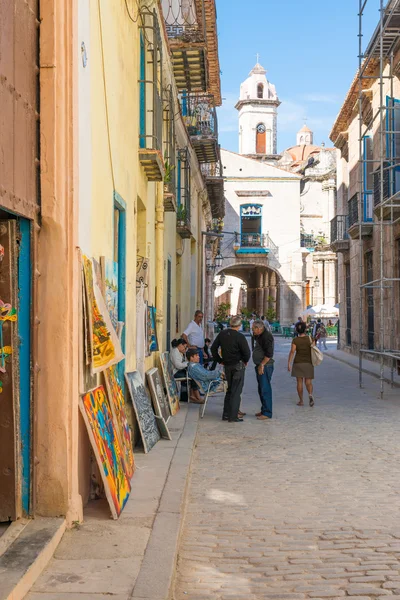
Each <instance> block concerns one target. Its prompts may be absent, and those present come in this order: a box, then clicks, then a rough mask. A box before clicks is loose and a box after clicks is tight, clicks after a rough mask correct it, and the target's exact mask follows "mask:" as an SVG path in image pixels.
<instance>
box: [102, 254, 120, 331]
mask: <svg viewBox="0 0 400 600" xmlns="http://www.w3.org/2000/svg"><path fill="white" fill-rule="evenodd" d="M105 297H106V306H107V309H108V313H109V315H110V319H111V323H112V324H113V326H114V329H115V331H117V330H118V263H116V262H113V261H112V260H109V259H106V261H105Z"/></svg>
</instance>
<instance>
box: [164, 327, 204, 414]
mask: <svg viewBox="0 0 400 600" xmlns="http://www.w3.org/2000/svg"><path fill="white" fill-rule="evenodd" d="M171 348H172V350H171V353H170V359H171V364H172V368H173V372H174V378H175V379H180V380H182V379H184V378H185V377H186V373H187V369H188V366H189V363H188V361H187V360H186V359H185V352H186V349H187V344H186V342H185V340H184V339H183V338H179V339H178V340H172V342H171ZM188 393H189V390H187V389H186V381H181V398H180V400H181V402H187V398H188ZM190 401H191V402H195V403H197V404H199V403H201V402H202V399H201V396H200V392H199V386H198V385H197V383H196V382H195V381H193V380H192V381H191V382H190Z"/></svg>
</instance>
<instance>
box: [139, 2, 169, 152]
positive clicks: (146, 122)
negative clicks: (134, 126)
mask: <svg viewBox="0 0 400 600" xmlns="http://www.w3.org/2000/svg"><path fill="white" fill-rule="evenodd" d="M141 35H142V48H143V50H142V49H141V51H143V52H144V56H143V57H141V61H142V67H141V76H140V79H139V84H140V104H141V115H142V116H141V118H142V119H143V122H141V123H140V134H139V137H140V147H141V148H146V149H147V150H158V151H159V152H160V153H161V152H162V134H163V104H162V99H161V91H162V83H163V72H162V43H161V32H160V26H159V23H158V20H157V13H156V11H155V10H154V11H150V10H148V9H143V10H142V11H141Z"/></svg>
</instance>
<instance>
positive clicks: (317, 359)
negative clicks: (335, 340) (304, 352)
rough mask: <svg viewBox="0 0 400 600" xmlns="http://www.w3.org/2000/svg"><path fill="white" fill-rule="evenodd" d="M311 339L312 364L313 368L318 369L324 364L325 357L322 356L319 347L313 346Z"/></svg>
mask: <svg viewBox="0 0 400 600" xmlns="http://www.w3.org/2000/svg"><path fill="white" fill-rule="evenodd" d="M309 338H310V344H311V362H312V364H313V367H318V365H320V364H321V363H322V361H323V360H324V355H323V354H322V352H321V350H320V349H319V348H317V346H315V345H313V342H312V339H311V337H310V336H309Z"/></svg>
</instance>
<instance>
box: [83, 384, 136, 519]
mask: <svg viewBox="0 0 400 600" xmlns="http://www.w3.org/2000/svg"><path fill="white" fill-rule="evenodd" d="M79 407H80V409H81V413H82V416H83V418H84V421H85V424H86V428H87V431H88V434H89V439H90V442H91V444H92V448H93V452H94V455H95V457H96V460H97V464H98V466H99V469H100V473H101V477H102V479H103V483H104V489H105V492H106V496H107V500H108V503H109V505H110V509H111V514H112V516H113V518H114V519H117V518H118V517H119V515H120V514H121V512H122V510H123V508H124V506H125V504H126V502H127V500H128V498H129V494H130V491H131V485H130V482H129V479H128V477H127V476H126V473H125V469H124V464H123V457H122V452H121V448H120V445H119V442H118V436H117V434H116V430H115V424H114V421H113V418H112V414H111V411H110V406H109V404H108V400H107V396H106V392H105V389H104V387H103V386H100V387H98V388H96V389H94V390H92V391H91V392H88V393H87V394H85V395H84V396H82V398H80V400H79Z"/></svg>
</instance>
